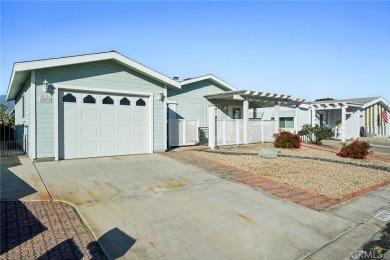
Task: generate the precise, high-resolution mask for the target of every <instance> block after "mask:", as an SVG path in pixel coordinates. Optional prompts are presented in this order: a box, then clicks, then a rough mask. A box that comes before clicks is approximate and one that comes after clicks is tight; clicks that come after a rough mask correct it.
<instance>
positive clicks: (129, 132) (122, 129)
mask: <svg viewBox="0 0 390 260" xmlns="http://www.w3.org/2000/svg"><path fill="white" fill-rule="evenodd" d="M118 137H119V139H133V138H134V127H133V126H118Z"/></svg>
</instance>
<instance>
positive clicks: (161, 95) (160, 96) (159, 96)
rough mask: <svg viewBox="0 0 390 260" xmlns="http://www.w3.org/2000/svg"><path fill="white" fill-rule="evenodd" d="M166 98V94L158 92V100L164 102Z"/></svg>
mask: <svg viewBox="0 0 390 260" xmlns="http://www.w3.org/2000/svg"><path fill="white" fill-rule="evenodd" d="M163 97H164V94H163V92H162V91H160V92H158V96H157V100H162V99H163Z"/></svg>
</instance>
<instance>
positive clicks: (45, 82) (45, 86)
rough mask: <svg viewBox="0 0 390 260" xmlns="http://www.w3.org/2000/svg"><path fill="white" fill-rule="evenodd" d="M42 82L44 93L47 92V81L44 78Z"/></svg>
mask: <svg viewBox="0 0 390 260" xmlns="http://www.w3.org/2000/svg"><path fill="white" fill-rule="evenodd" d="M42 84H43V87H42V91H43V92H45V93H47V92H49V82H47V80H46V79H45V81H44V82H42Z"/></svg>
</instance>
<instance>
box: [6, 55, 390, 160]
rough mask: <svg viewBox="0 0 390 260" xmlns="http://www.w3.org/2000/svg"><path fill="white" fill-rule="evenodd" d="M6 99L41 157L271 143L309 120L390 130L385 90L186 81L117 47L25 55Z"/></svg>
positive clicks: (20, 132) (344, 135) (340, 134)
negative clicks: (315, 93) (321, 92)
mask: <svg viewBox="0 0 390 260" xmlns="http://www.w3.org/2000/svg"><path fill="white" fill-rule="evenodd" d="M7 100H15V125H16V134H17V136H18V139H19V141H20V145H21V146H22V148H23V150H24V151H25V152H26V153H27V155H28V156H29V157H30V158H31V159H32V160H35V159H44V158H51V159H55V160H60V159H72V158H85V157H98V156H112V155H124V154H141V153H156V152H163V151H166V150H167V148H168V146H180V145H194V144H196V143H198V142H199V138H204V139H205V140H207V142H208V144H209V146H210V147H214V146H216V145H229V144H247V143H254V142H261V141H272V140H273V134H274V133H277V132H279V131H280V130H286V131H291V132H295V133H296V132H298V131H299V130H300V129H301V127H302V125H304V124H312V125H315V124H319V125H326V126H329V127H331V128H334V129H335V133H336V134H335V138H337V139H341V140H346V139H350V138H352V137H355V138H356V137H359V135H360V128H361V127H364V129H365V133H367V134H372V135H379V134H381V135H388V133H389V125H388V124H387V123H385V121H384V119H383V118H382V117H381V116H379V115H382V113H383V112H384V111H385V112H386V113H388V112H389V111H390V106H389V103H388V102H387V101H386V100H384V99H383V98H381V97H375V98H363V99H348V100H331V101H319V102H307V100H305V99H303V98H296V97H293V96H291V95H287V94H276V93H268V92H261V91H253V90H239V89H237V88H236V87H234V86H232V85H230V84H228V83H227V82H225V81H223V80H221V79H219V78H217V77H216V76H214V75H211V74H209V75H205V76H200V77H195V78H187V79H184V80H179V78H177V77H173V78H170V77H167V76H165V75H163V74H161V73H159V72H157V71H155V70H153V69H151V68H149V67H146V66H144V65H142V64H140V63H138V62H136V61H134V60H131V59H129V58H127V57H125V56H123V55H121V54H119V53H117V52H116V51H109V52H102V53H95V54H87V55H79V56H71V57H62V58H54V59H45V60H36V61H26V62H17V63H15V64H14V67H13V70H12V74H11V79H10V83H9V87H8V91H7Z"/></svg>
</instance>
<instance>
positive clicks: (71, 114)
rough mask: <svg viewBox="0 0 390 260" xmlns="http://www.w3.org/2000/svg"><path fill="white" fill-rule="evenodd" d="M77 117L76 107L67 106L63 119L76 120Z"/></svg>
mask: <svg viewBox="0 0 390 260" xmlns="http://www.w3.org/2000/svg"><path fill="white" fill-rule="evenodd" d="M60 119H61V118H60ZM78 119H79V116H78V109H77V108H68V109H66V110H65V111H64V120H65V121H67V122H72V121H73V122H77V121H78Z"/></svg>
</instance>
